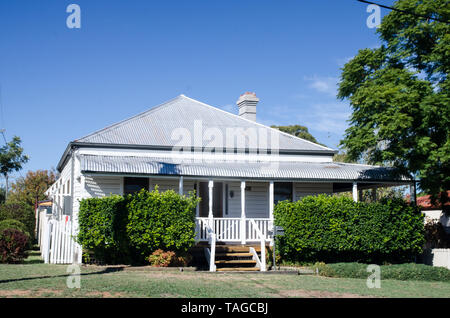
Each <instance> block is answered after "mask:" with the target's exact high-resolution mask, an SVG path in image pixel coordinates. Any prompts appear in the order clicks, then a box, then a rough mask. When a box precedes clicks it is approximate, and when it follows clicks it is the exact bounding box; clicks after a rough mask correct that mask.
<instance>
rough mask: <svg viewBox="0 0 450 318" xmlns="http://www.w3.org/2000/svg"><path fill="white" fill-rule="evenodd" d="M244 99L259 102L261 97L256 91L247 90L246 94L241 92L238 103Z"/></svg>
mask: <svg viewBox="0 0 450 318" xmlns="http://www.w3.org/2000/svg"><path fill="white" fill-rule="evenodd" d="M244 101H253V102H259V98H258V97H256V93H254V92H245V93H244V94H241V96H239V99H238V101H237V102H236V104H238V105H239V104H240V103H242V102H244Z"/></svg>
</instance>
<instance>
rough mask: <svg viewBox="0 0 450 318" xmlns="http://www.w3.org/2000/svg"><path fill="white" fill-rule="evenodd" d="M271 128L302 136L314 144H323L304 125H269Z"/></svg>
mask: <svg viewBox="0 0 450 318" xmlns="http://www.w3.org/2000/svg"><path fill="white" fill-rule="evenodd" d="M270 127H272V128H277V129H278V130H280V131H282V132H285V133H287V134H290V135H293V136H296V137H298V138H302V139H305V140H308V141H311V142H314V143H316V144H319V145H322V146H324V145H323V144H321V143H319V142H318V141H317V139H316V138H315V137H314V136H313V135H311V133H310V132H309V131H308V128H307V127H305V126H301V125H291V126H275V125H274V126H270Z"/></svg>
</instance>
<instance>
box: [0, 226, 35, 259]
mask: <svg viewBox="0 0 450 318" xmlns="http://www.w3.org/2000/svg"><path fill="white" fill-rule="evenodd" d="M27 246H28V236H27V235H26V234H24V233H22V232H21V231H19V230H16V229H5V230H2V231H0V262H1V263H18V262H21V261H22V260H23V259H24V258H25V257H26V256H27V252H26V250H27Z"/></svg>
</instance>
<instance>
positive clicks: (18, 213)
mask: <svg viewBox="0 0 450 318" xmlns="http://www.w3.org/2000/svg"><path fill="white" fill-rule="evenodd" d="M8 219H13V220H17V221H19V222H21V223H23V224H24V225H25V227H26V232H27V233H29V234H30V235H33V234H34V228H35V226H36V224H35V222H36V221H35V216H34V211H33V209H32V208H31V207H29V206H26V205H24V204H0V221H3V220H8Z"/></svg>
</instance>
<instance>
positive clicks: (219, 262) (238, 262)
mask: <svg viewBox="0 0 450 318" xmlns="http://www.w3.org/2000/svg"><path fill="white" fill-rule="evenodd" d="M217 264H228V265H234V264H239V265H244V264H245V265H247V264H249V265H256V261H254V260H249V259H238V260H223V259H222V260H219V261H216V265H217Z"/></svg>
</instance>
